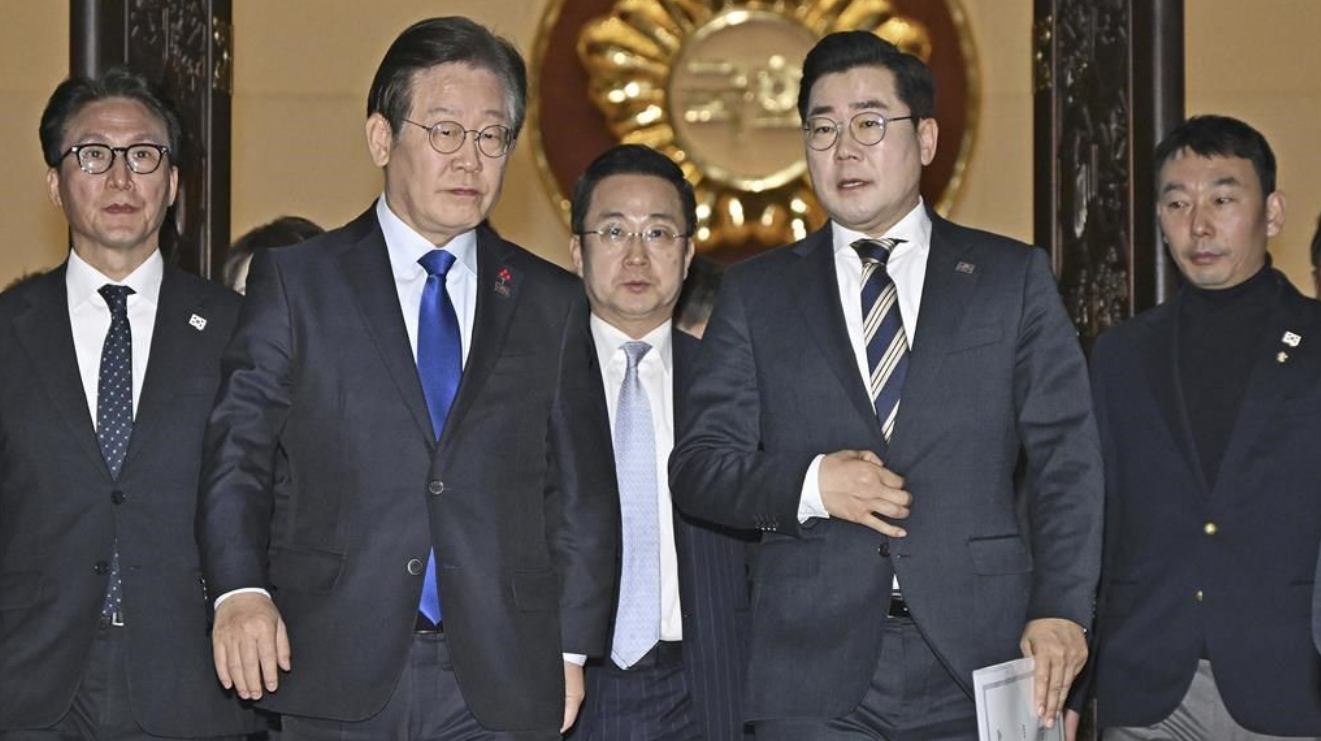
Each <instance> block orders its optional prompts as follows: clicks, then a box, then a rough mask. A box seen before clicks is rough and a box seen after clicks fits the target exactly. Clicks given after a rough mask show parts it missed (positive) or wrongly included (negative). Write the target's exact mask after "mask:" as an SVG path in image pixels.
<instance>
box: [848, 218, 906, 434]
mask: <svg viewBox="0 0 1321 741" xmlns="http://www.w3.org/2000/svg"><path fill="white" fill-rule="evenodd" d="M901 242H903V240H902V239H859V240H858V241H856V242H854V243H853V245H852V246H853V249H855V250H857V251H858V256H859V257H861V258H862V336H863V342H864V343H865V344H866V346H867V366H868V368H870V370H871V378H870V379H869V381H870V382H869V384H868V386H869V388H868V391H869V392H870V393H871V399H872V403H873V404H875V405H876V418H877V419H878V420H880V422H881V433H882V434H883V435H885V442H887V443H888V442H890V437H891V436H892V435H893V434H894V420H895V418H896V417H897V416H899V395H900V393H901V392H902V391H903V388H904V377H905V376H906V375H907V374H908V335H907V333H905V332H904V322H903V317H902V316H900V314H899V291H898V289H897V288H896V287H895V284H894V281H893V280H891V278H890V274H889V273H888V272H886V269H885V264H886V262H887V261H889V259H890V251H891V250H893V249H894V248H895V246H896V245H898V244H899V243H901Z"/></svg>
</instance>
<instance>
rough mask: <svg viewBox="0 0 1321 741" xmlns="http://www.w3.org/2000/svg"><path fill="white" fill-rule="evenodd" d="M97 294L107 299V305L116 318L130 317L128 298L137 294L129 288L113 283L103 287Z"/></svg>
mask: <svg viewBox="0 0 1321 741" xmlns="http://www.w3.org/2000/svg"><path fill="white" fill-rule="evenodd" d="M96 292H97V293H99V294H101V298H103V299H105V302H106V305H107V306H109V307H110V314H111V315H112V316H115V317H121V316H128V297H129V296H130V295H132V294H133V293H136V292H135V291H134V290H133V289H132V288H129V287H128V286H117V285H114V284H113V283H107V284H105V285H104V286H101V287H100V288H98V289H97V291H96Z"/></svg>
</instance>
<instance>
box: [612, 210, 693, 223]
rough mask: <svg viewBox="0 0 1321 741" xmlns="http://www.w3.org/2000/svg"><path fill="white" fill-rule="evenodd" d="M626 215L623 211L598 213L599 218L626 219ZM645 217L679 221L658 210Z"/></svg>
mask: <svg viewBox="0 0 1321 741" xmlns="http://www.w3.org/2000/svg"><path fill="white" fill-rule="evenodd" d="M628 217H629V215H628V214H626V213H624V212H623V211H608V212H606V213H603V214H601V215H600V218H602V219H627V218H628ZM646 218H648V219H662V220H665V221H673V222H675V223H678V221H679V220H678V219H676V218H674V217H673V216H671V215H669V214H666V213H659V212H658V213H653V214H650V215H648V216H647V217H646Z"/></svg>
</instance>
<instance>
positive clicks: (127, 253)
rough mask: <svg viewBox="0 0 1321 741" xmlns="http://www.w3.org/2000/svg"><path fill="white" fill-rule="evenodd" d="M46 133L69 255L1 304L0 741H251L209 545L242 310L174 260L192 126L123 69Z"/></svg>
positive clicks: (56, 111) (53, 193) (49, 110)
mask: <svg viewBox="0 0 1321 741" xmlns="http://www.w3.org/2000/svg"><path fill="white" fill-rule="evenodd" d="M40 135H41V144H42V149H43V150H44V153H45V158H46V163H47V165H49V167H50V169H49V170H48V171H47V174H46V185H47V188H48V191H49V195H50V199H51V201H52V202H53V203H54V204H55V205H56V206H58V207H59V208H60V209H61V210H62V211H63V212H64V216H65V218H66V220H67V221H68V224H69V233H70V242H71V247H72V249H71V250H70V252H69V257H68V260H67V261H66V262H65V263H64V264H63V265H61V266H60V267H58V268H56V269H55V270H53V271H51V272H49V273H46V274H44V275H41V276H39V277H37V278H34V279H32V280H29V281H27V282H25V283H23V284H21V285H19V286H18V287H16V288H14V289H13V290H10V291H8V292H6V293H4V294H3V295H0V511H2V512H3V515H0V697H3V698H4V699H3V701H0V739H5V740H6V741H10V740H13V741H18V740H20V739H21V740H22V741H43V740H46V739H49V740H50V741H56V740H61V741H62V740H65V739H88V740H90V739H102V738H115V739H148V738H152V739H166V738H169V739H179V738H213V739H218V738H227V739H235V738H243V737H244V734H246V733H248V732H250V731H253V730H256V729H257V728H258V726H259V721H258V720H257V719H256V717H255V716H254V714H253V713H252V712H251V711H250V710H249V709H246V708H244V707H242V706H241V704H240V703H239V701H238V699H237V698H235V697H234V695H233V693H232V692H226V691H225V690H224V689H223V688H221V687H220V686H219V685H217V684H216V682H215V680H214V678H213V676H211V671H210V666H211V642H210V640H209V638H208V635H207V632H208V609H207V598H206V584H205V583H204V582H203V581H202V579H201V570H200V566H199V555H198V549H197V544H196V541H195V540H194V535H193V527H192V521H193V515H194V511H195V507H196V501H197V478H198V473H199V469H200V467H201V450H202V433H203V430H204V429H205V427H206V419H207V415H208V414H209V412H210V411H211V403H212V399H213V398H214V395H215V392H216V389H217V387H218V386H219V384H220V354H221V352H222V350H223V349H224V346H225V343H226V341H227V340H228V339H229V336H230V333H231V331H232V330H233V327H234V324H235V321H236V320H237V317H238V305H239V298H238V296H237V295H236V294H234V293H232V292H230V291H228V290H226V289H225V288H223V287H220V286H218V285H215V284H213V283H208V282H206V281H204V280H202V279H200V278H198V277H196V276H193V275H190V274H188V273H185V272H183V271H181V270H179V269H178V268H175V267H172V266H169V265H167V264H166V263H165V261H164V260H163V259H162V257H161V252H160V249H159V241H160V232H161V229H162V228H163V225H164V224H165V223H166V212H167V210H168V209H169V207H170V205H171V204H172V203H173V202H174V198H175V194H176V192H177V189H178V177H179V176H178V168H177V165H176V161H177V160H176V157H177V156H178V152H179V145H180V140H181V139H182V138H183V132H182V130H181V126H180V122H179V119H178V116H177V115H176V113H175V112H174V111H173V110H172V108H171V107H170V106H169V105H168V103H167V102H166V101H164V100H163V99H162V98H161V97H160V96H159V95H158V94H157V93H156V92H155V91H153V90H152V88H151V87H150V86H149V85H148V83H147V81H146V80H145V79H144V78H142V77H141V76H139V75H137V74H134V73H131V72H127V71H125V70H122V69H115V70H111V71H108V72H106V73H105V74H103V75H102V76H101V77H99V78H96V79H86V78H72V79H69V80H66V81H64V82H63V83H61V84H60V85H59V86H58V87H57V88H56V89H55V92H54V93H53V94H52V95H51V97H50V100H49V102H48V103H47V105H46V109H45V112H44V113H43V114H42V119H41V127H40Z"/></svg>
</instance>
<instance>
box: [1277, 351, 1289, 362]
mask: <svg viewBox="0 0 1321 741" xmlns="http://www.w3.org/2000/svg"><path fill="white" fill-rule="evenodd" d="M1275 362H1277V363H1287V362H1289V353H1287V352H1285V351H1283V350H1281V351H1280V354H1279V355H1276V356H1275Z"/></svg>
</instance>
